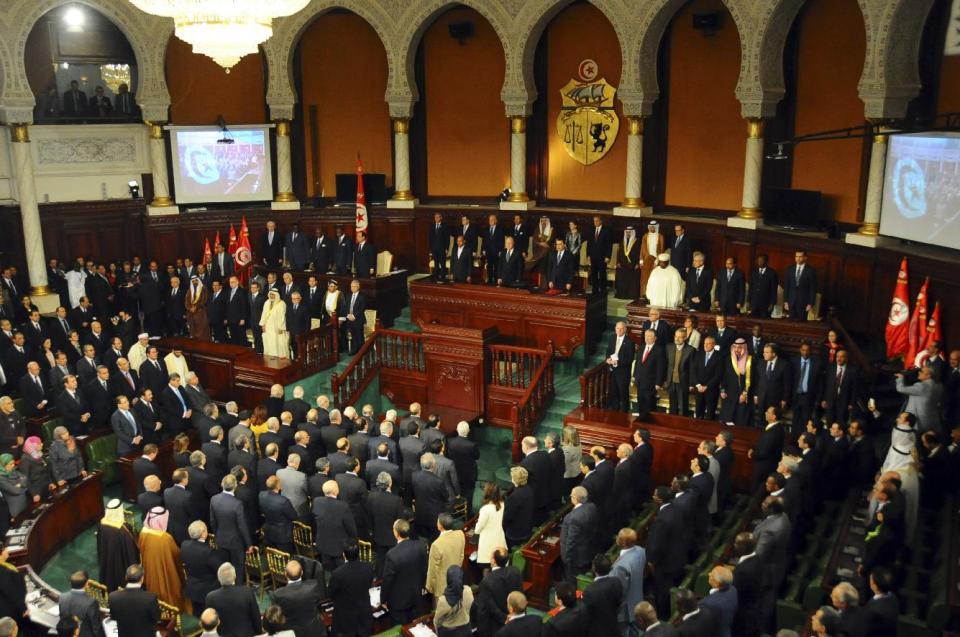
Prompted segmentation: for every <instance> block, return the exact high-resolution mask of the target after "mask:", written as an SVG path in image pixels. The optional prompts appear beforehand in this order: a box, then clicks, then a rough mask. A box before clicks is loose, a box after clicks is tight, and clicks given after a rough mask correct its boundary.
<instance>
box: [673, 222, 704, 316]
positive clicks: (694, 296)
mask: <svg viewBox="0 0 960 637" xmlns="http://www.w3.org/2000/svg"><path fill="white" fill-rule="evenodd" d="M684 243H686V239H684ZM671 259H672V255H671ZM703 263H704V256H703V253H702V252H694V253H693V267H692V268H690V269H689V270H688V271H687V278H686V282H687V287H686V290H685V291H684V294H683V298H684V300H685V301H686V302H687V305H689V306H690V309H691V310H696V311H698V312H709V311H710V308H711V307H712V305H713V303H712V302H711V300H710V294H711V291H712V289H713V271H712V270H711V269H710V268H709V267H708V266H706V265H704V264H703Z"/></svg>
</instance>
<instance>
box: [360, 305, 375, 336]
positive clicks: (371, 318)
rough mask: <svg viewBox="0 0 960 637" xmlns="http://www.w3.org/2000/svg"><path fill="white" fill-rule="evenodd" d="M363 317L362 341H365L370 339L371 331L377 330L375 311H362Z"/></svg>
mask: <svg viewBox="0 0 960 637" xmlns="http://www.w3.org/2000/svg"><path fill="white" fill-rule="evenodd" d="M363 316H364V317H365V318H366V323H365V324H364V326H363V339H364V340H366V339H368V338H370V335H371V334H373V331H374V330H375V329H377V311H376V310H364V311H363Z"/></svg>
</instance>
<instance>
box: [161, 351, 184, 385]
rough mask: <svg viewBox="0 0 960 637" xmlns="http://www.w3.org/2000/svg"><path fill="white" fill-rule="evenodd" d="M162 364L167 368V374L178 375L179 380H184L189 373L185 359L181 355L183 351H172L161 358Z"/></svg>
mask: <svg viewBox="0 0 960 637" xmlns="http://www.w3.org/2000/svg"><path fill="white" fill-rule="evenodd" d="M163 364H164V365H166V367H167V373H168V374H180V378H186V377H187V374H189V373H190V368H189V367H187V359H186V357H185V356H184V355H183V350H181V349H174V350H172V351H171V352H170V353H169V354H167V355H166V356H164V357H163Z"/></svg>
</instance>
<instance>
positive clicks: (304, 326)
mask: <svg viewBox="0 0 960 637" xmlns="http://www.w3.org/2000/svg"><path fill="white" fill-rule="evenodd" d="M286 321H287V332H289V333H290V349H291V350H293V358H294V360H296V359H297V358H298V357H299V356H300V355H301V354H302V352H299V351H297V337H298V336H300V335H301V334H306V333H307V332H309V331H310V310H309V308H308V307H307V304H306V303H304V302H303V297H302V295H301V294H300V293H299V292H294V293H293V294H291V295H290V301H289V306H288V307H287V314H286Z"/></svg>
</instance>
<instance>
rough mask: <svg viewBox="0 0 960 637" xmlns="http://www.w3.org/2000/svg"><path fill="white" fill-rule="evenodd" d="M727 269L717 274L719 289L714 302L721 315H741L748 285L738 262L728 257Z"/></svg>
mask: <svg viewBox="0 0 960 637" xmlns="http://www.w3.org/2000/svg"><path fill="white" fill-rule="evenodd" d="M725 265H726V267H725V269H723V270H721V271H720V272H718V273H717V289H716V295H715V298H714V301H713V304H714V306H715V307H716V308H717V309H718V310H719V311H720V313H721V314H739V313H740V308H742V307H743V300H744V295H745V293H746V285H745V284H744V280H743V271H742V270H740V268H738V267H737V260H736V259H735V258H733V257H727V260H726V263H725Z"/></svg>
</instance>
